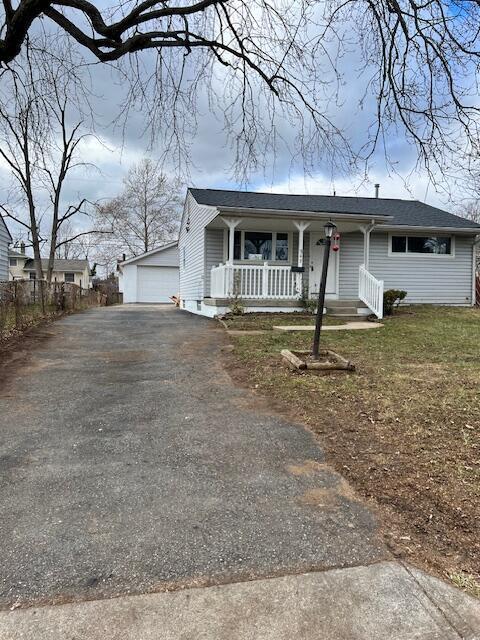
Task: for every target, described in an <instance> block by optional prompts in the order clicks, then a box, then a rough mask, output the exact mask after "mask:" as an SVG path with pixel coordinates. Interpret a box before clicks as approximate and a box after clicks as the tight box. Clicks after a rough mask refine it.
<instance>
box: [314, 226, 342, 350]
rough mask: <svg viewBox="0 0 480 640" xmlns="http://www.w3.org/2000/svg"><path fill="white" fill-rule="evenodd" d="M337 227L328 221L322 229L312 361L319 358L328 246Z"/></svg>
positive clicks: (328, 256)
mask: <svg viewBox="0 0 480 640" xmlns="http://www.w3.org/2000/svg"><path fill="white" fill-rule="evenodd" d="M336 228H337V227H336V226H335V225H334V224H333V222H331V221H328V222H327V224H326V225H325V226H324V227H323V229H324V231H325V249H324V252H323V266H322V278H321V280H320V289H319V290H318V306H317V318H316V320H315V333H314V336H313V345H312V356H313V358H314V360H318V358H319V347H320V332H321V330H322V323H323V307H324V305H325V289H326V287H327V273H328V260H329V258H330V246H331V244H332V235H333V232H334V231H335V229H336Z"/></svg>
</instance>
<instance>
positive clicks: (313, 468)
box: [287, 460, 326, 476]
mask: <svg viewBox="0 0 480 640" xmlns="http://www.w3.org/2000/svg"><path fill="white" fill-rule="evenodd" d="M325 468H326V465H324V464H322V463H321V462H316V461H315V460H306V461H305V462H304V463H303V464H289V465H288V466H287V471H288V473H291V474H292V475H294V476H313V475H315V474H317V473H320V472H322V471H323V470H324V469H325Z"/></svg>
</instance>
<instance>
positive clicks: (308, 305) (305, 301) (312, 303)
mask: <svg viewBox="0 0 480 640" xmlns="http://www.w3.org/2000/svg"><path fill="white" fill-rule="evenodd" d="M300 303H301V305H302V307H303V308H304V309H305V311H306V312H307V313H315V311H316V309H317V300H315V299H312V298H310V297H309V295H308V288H307V287H306V286H304V287H303V289H302V297H301V298H300Z"/></svg>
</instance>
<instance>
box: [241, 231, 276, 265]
mask: <svg viewBox="0 0 480 640" xmlns="http://www.w3.org/2000/svg"><path fill="white" fill-rule="evenodd" d="M244 238H245V239H244V241H243V258H244V260H271V259H272V234H271V233H264V232H262V231H245V235H244Z"/></svg>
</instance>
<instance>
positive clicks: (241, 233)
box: [178, 189, 480, 317]
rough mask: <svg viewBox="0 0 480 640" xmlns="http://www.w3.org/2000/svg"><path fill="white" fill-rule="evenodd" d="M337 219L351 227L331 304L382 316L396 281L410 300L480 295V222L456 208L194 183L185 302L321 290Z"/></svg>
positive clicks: (220, 303) (185, 239)
mask: <svg viewBox="0 0 480 640" xmlns="http://www.w3.org/2000/svg"><path fill="white" fill-rule="evenodd" d="M329 220H331V221H332V222H333V223H334V224H335V225H337V229H338V233H339V234H340V236H341V237H340V242H339V244H340V250H339V251H338V252H333V251H332V253H331V256H330V265H329V270H328V278H327V292H326V293H327V296H326V298H327V303H326V307H327V310H328V309H329V307H332V308H333V307H338V306H343V307H344V308H345V309H348V310H351V309H352V310H353V311H354V312H355V311H356V312H357V313H370V312H373V313H375V314H376V315H378V316H379V317H381V316H382V311H383V291H384V290H386V289H392V288H395V289H403V290H406V291H407V292H408V295H407V298H406V300H405V302H406V303H432V304H445V305H471V304H473V303H474V272H475V240H476V236H477V234H480V225H478V224H475V223H473V222H470V221H468V220H465V219H463V218H460V217H458V216H455V215H452V214H450V213H447V212H446V211H442V210H441V209H437V208H435V207H431V206H429V205H426V204H424V203H422V202H418V201H416V200H394V199H389V198H388V199H387V198H356V197H339V196H309V195H282V194H272V193H252V192H240V191H222V190H215V189H189V190H188V192H187V197H186V201H185V206H184V212H183V217H182V223H181V228H180V236H179V244H178V248H179V254H180V298H181V307H182V308H183V309H186V310H187V311H191V312H193V313H199V314H202V315H207V316H210V317H213V316H215V315H218V314H221V313H225V312H226V311H228V307H229V304H230V303H231V299H232V297H239V298H241V299H242V301H243V304H244V306H245V309H246V311H273V310H277V311H289V310H290V311H291V310H292V309H301V300H300V297H301V296H302V295H304V296H308V297H314V296H316V295H317V293H318V287H319V282H320V274H321V268H322V259H323V252H324V244H323V242H324V224H325V223H326V222H327V221H329ZM292 267H294V270H292ZM295 267H300V269H295ZM302 269H304V272H303V273H302V272H300V273H296V272H295V271H302Z"/></svg>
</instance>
